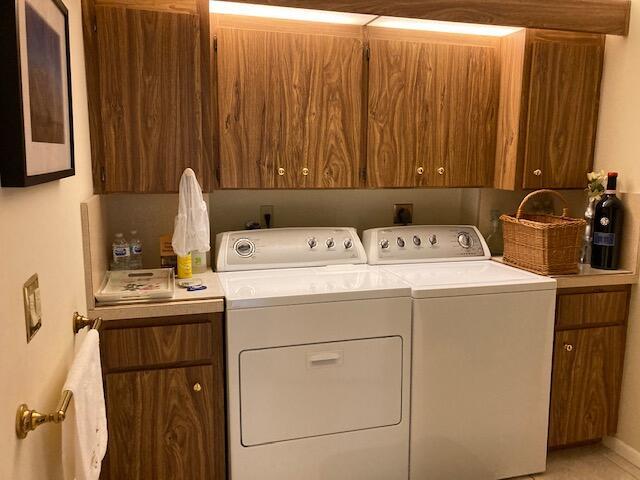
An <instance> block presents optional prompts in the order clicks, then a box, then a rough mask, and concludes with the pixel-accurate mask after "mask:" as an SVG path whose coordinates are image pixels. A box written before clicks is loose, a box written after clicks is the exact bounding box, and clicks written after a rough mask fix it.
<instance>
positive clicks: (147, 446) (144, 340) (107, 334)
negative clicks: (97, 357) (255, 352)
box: [100, 314, 226, 480]
mask: <svg viewBox="0 0 640 480" xmlns="http://www.w3.org/2000/svg"><path fill="white" fill-rule="evenodd" d="M105 324H106V326H105V327H104V329H103V331H101V354H102V365H103V371H104V385H105V397H106V404H107V424H108V425H107V427H108V431H109V444H108V449H107V456H106V458H105V460H104V462H103V468H102V474H101V477H100V478H101V479H102V480H125V479H126V480H164V479H166V480H223V479H225V478H226V461H225V455H226V446H225V432H226V418H225V405H224V391H225V386H224V378H225V377H224V345H223V334H224V325H223V318H222V316H221V315H220V314H215V315H214V314H211V315H190V316H181V317H165V318H157V319H153V318H152V319H131V320H118V321H110V322H105Z"/></svg>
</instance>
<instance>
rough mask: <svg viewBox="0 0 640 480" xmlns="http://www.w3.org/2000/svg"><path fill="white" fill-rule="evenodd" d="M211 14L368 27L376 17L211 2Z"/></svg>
mask: <svg viewBox="0 0 640 480" xmlns="http://www.w3.org/2000/svg"><path fill="white" fill-rule="evenodd" d="M209 11H210V12H211V13H219V14H227V15H245V16H249V17H266V18H279V19H283V20H302V21H307V22H321V23H339V24H342V25H366V24H367V23H369V22H370V21H371V20H373V19H375V18H376V16H375V15H363V14H360V13H342V12H328V11H325V10H309V9H306V8H290V7H274V6H271V5H255V4H251V3H238V2H221V1H218V0H211V1H210V2H209Z"/></svg>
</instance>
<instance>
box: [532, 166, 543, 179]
mask: <svg viewBox="0 0 640 480" xmlns="http://www.w3.org/2000/svg"><path fill="white" fill-rule="evenodd" d="M533 174H534V175H535V176H536V177H539V176H540V175H542V170H540V169H539V168H536V169H535V170H534V171H533Z"/></svg>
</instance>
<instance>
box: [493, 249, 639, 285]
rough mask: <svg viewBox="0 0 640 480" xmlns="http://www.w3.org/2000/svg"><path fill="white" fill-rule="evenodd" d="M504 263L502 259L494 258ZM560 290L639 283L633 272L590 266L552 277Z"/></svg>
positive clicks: (582, 266) (581, 266)
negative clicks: (573, 272) (575, 271)
mask: <svg viewBox="0 0 640 480" xmlns="http://www.w3.org/2000/svg"><path fill="white" fill-rule="evenodd" d="M492 260H494V261H496V262H500V263H503V261H502V257H493V259H492ZM551 278H555V279H556V281H557V282H558V289H560V288H580V287H603V286H607V285H629V284H634V283H638V275H637V274H636V273H634V272H632V271H631V270H598V269H596V268H591V266H590V265H580V271H579V272H578V273H575V274H572V275H551Z"/></svg>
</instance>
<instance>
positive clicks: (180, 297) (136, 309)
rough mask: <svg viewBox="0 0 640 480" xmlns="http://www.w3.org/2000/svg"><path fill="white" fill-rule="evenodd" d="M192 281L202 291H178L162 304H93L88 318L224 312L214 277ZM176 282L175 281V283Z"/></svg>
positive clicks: (206, 275) (207, 275)
mask: <svg viewBox="0 0 640 480" xmlns="http://www.w3.org/2000/svg"><path fill="white" fill-rule="evenodd" d="M193 279H199V280H202V283H203V285H206V286H207V288H206V289H205V290H198V291H195V292H188V291H187V290H186V289H184V288H180V287H178V285H177V284H176V290H175V294H174V296H173V298H171V299H167V300H165V301H151V302H149V301H137V302H131V303H123V304H117V305H101V304H99V303H96V306H95V308H94V309H92V310H90V311H89V316H98V317H102V319H103V320H106V321H108V320H123V319H127V318H148V317H172V316H178V315H193V314H198V313H217V312H223V311H224V291H223V290H222V286H221V285H220V281H219V280H218V274H217V273H215V272H212V271H211V270H209V271H207V272H206V273H202V274H196V275H194V276H193ZM178 281H179V280H177V279H176V283H177V282H178Z"/></svg>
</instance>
